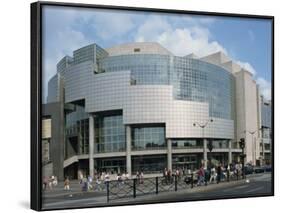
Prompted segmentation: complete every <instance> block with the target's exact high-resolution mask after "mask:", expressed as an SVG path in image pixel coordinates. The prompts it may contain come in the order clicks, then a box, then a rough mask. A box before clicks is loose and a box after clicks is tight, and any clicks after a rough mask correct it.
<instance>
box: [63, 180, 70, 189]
mask: <svg viewBox="0 0 281 213" xmlns="http://www.w3.org/2000/svg"><path fill="white" fill-rule="evenodd" d="M64 190H67V191H68V190H70V182H69V179H68V177H66V178H65V180H64Z"/></svg>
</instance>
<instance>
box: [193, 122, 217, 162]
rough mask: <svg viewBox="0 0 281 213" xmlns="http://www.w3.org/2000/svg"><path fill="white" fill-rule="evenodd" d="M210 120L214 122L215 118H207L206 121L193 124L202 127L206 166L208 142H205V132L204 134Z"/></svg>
mask: <svg viewBox="0 0 281 213" xmlns="http://www.w3.org/2000/svg"><path fill="white" fill-rule="evenodd" d="M209 122H213V119H209V120H207V121H206V122H205V123H203V124H202V123H198V122H194V123H193V126H199V127H200V128H201V129H202V139H203V152H204V167H207V150H206V145H207V144H206V143H205V139H204V137H205V134H204V129H205V127H206V126H207V125H208V123H209Z"/></svg>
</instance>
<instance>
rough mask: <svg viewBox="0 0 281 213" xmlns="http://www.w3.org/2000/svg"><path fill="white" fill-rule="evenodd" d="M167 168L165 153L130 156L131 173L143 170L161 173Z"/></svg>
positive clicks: (144, 171)
mask: <svg viewBox="0 0 281 213" xmlns="http://www.w3.org/2000/svg"><path fill="white" fill-rule="evenodd" d="M165 168H167V157H166V156H165V155H153V156H132V173H133V174H136V173H137V172H143V173H144V174H149V173H162V172H163V170H164V169H165Z"/></svg>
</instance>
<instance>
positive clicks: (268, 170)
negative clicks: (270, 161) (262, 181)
mask: <svg viewBox="0 0 281 213" xmlns="http://www.w3.org/2000/svg"><path fill="white" fill-rule="evenodd" d="M264 171H265V172H271V171H272V168H271V165H266V166H264Z"/></svg>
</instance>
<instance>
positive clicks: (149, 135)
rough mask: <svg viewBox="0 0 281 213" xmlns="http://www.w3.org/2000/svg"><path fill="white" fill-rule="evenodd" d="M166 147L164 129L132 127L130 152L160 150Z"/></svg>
mask: <svg viewBox="0 0 281 213" xmlns="http://www.w3.org/2000/svg"><path fill="white" fill-rule="evenodd" d="M164 147H166V141H165V127H133V128H132V150H147V149H162V148H164Z"/></svg>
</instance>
